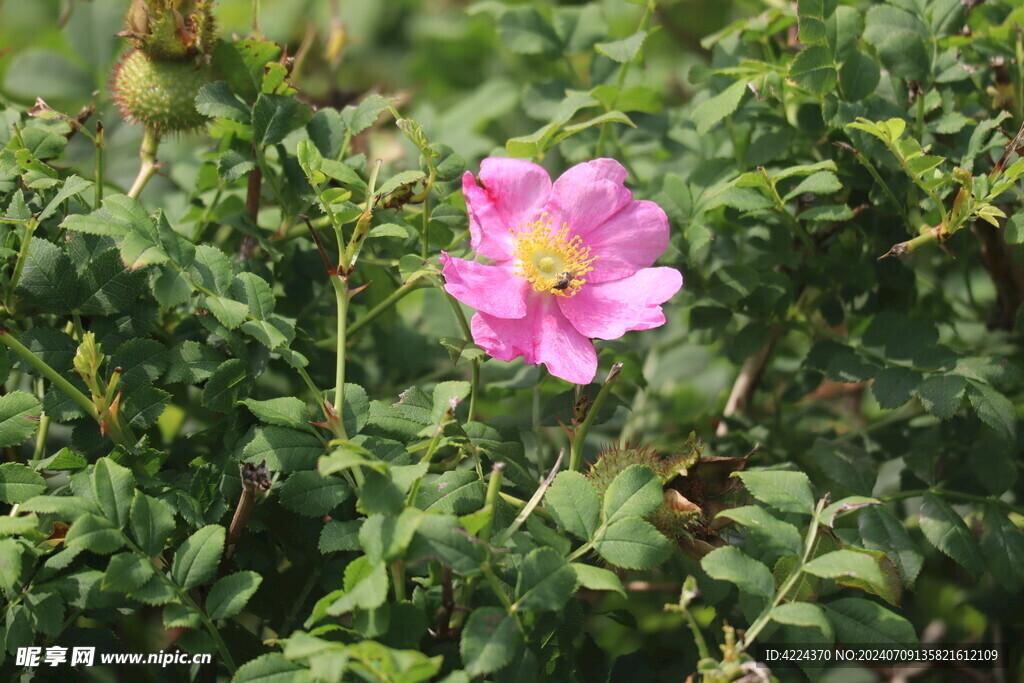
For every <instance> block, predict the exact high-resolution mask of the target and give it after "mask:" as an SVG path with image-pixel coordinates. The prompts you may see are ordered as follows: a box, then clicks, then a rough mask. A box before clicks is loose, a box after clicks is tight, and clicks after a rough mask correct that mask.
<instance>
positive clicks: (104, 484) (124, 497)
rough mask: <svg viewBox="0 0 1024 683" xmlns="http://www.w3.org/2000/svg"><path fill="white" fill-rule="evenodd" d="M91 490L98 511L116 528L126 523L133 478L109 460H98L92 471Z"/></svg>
mask: <svg viewBox="0 0 1024 683" xmlns="http://www.w3.org/2000/svg"><path fill="white" fill-rule="evenodd" d="M91 480H92V490H93V495H94V496H95V500H96V503H97V504H98V505H99V507H100V511H101V512H102V513H103V514H104V515H105V516H106V518H107V519H109V520H110V521H111V522H113V523H114V524H115V525H116V526H117V527H118V528H121V529H123V528H124V526H125V525H126V524H127V523H128V516H129V514H128V513H129V510H130V509H131V505H132V495H133V492H134V489H135V477H134V476H132V473H131V470H129V469H128V468H127V467H122V466H121V465H118V464H117V463H116V462H114V461H113V460H111V459H110V458H100V459H99V460H97V461H96V465H95V467H93V471H92V476H91Z"/></svg>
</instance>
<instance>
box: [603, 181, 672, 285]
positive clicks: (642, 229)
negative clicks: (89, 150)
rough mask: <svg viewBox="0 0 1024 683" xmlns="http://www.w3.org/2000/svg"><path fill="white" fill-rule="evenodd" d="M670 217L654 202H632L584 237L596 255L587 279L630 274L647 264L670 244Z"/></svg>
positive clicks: (606, 278) (617, 277)
mask: <svg viewBox="0 0 1024 683" xmlns="http://www.w3.org/2000/svg"><path fill="white" fill-rule="evenodd" d="M668 236H669V228H668V217H667V216H666V215H665V212H664V211H662V210H661V207H660V206H658V205H657V204H655V203H654V202H647V201H639V202H630V203H629V204H628V205H627V206H626V207H625V208H623V209H622V210H621V211H619V212H618V213H617V214H615V215H614V216H612V217H611V218H610V219H608V220H607V221H605V222H604V223H602V224H601V225H600V226H598V227H597V228H595V229H594V230H592V231H591V232H590V233H589V234H588V235H587V236H586V238H585V239H584V241H583V243H584V246H587V247H590V250H591V254H592V255H595V256H597V259H596V260H595V261H594V262H593V263H592V264H591V265H592V266H593V268H594V270H592V271H591V272H589V273H587V274H586V276H585V277H586V279H587V282H588V283H598V282H608V281H610V280H618V279H621V278H624V277H629V276H630V275H632V274H633V273H635V272H637V271H638V270H640V269H641V268H647V267H648V266H651V265H653V264H654V262H655V261H657V260H658V257H659V256H661V255H662V254H663V253H665V249H666V248H667V247H668Z"/></svg>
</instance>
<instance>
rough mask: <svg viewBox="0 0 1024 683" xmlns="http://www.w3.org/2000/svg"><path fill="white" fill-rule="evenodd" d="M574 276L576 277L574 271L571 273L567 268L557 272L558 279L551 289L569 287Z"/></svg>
mask: <svg viewBox="0 0 1024 683" xmlns="http://www.w3.org/2000/svg"><path fill="white" fill-rule="evenodd" d="M575 278H576V275H575V273H573V272H571V271H568V270H567V271H565V272H564V273H559V274H558V280H557V281H556V282H555V284H554V286H553V287H552V289H557V290H558V291H559V292H562V291H565V290H566V289H568V288H569V285H570V284H571V283H572V281H573V279H575Z"/></svg>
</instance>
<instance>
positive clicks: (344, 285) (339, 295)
mask: <svg viewBox="0 0 1024 683" xmlns="http://www.w3.org/2000/svg"><path fill="white" fill-rule="evenodd" d="M331 284H332V285H333V286H334V296H335V301H336V303H337V307H338V351H337V359H336V361H335V365H334V410H335V412H337V413H338V414H339V415H341V413H342V410H343V408H342V406H343V405H344V403H345V334H346V319H347V318H348V280H346V279H345V278H344V277H342V276H341V275H332V276H331ZM339 424H340V425H342V426H341V430H342V432H343V433H342V434H340V435H339V436H341V437H342V438H347V435H346V434H344V430H345V427H344V423H343V422H339Z"/></svg>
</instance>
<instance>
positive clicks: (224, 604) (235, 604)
mask: <svg viewBox="0 0 1024 683" xmlns="http://www.w3.org/2000/svg"><path fill="white" fill-rule="evenodd" d="M262 582H263V577H262V576H260V575H259V574H257V573H256V572H253V571H241V572H236V573H234V574H229V575H227V576H225V577H224V578H222V579H218V581H217V583H215V584H213V587H212V588H211V589H210V593H209V595H207V596H206V612H207V614H209V616H210V618H211V619H228V618H230V617H233V616H235V615H236V614H238V613H239V612H241V611H242V610H243V609H244V608H245V606H246V604H247V603H248V602H249V598H251V597H252V596H253V594H254V593H255V592H256V591H257V589H259V587H260V584H261V583H262Z"/></svg>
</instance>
